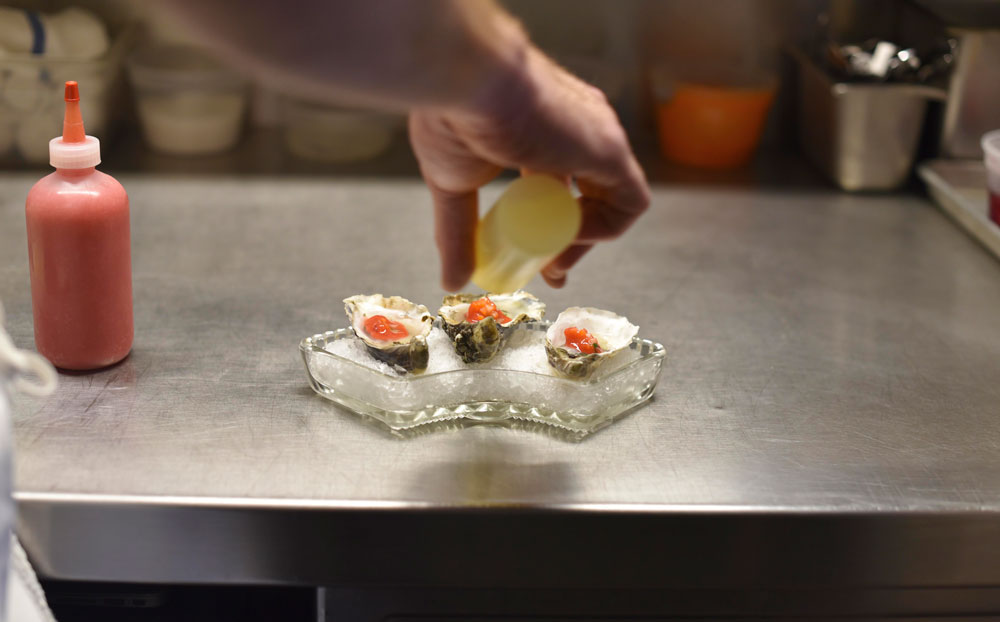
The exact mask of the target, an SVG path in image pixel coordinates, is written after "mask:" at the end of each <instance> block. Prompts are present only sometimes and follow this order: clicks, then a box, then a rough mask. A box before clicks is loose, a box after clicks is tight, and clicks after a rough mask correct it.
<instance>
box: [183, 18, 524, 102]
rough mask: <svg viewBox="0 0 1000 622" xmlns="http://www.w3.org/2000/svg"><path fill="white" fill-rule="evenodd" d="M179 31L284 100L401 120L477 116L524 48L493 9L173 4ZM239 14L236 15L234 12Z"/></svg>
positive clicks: (518, 33)
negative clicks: (421, 114)
mask: <svg viewBox="0 0 1000 622" xmlns="http://www.w3.org/2000/svg"><path fill="white" fill-rule="evenodd" d="M169 6H170V7H171V8H172V10H173V12H174V13H175V14H176V15H177V17H178V18H180V19H181V20H182V21H183V22H185V25H187V26H189V27H190V28H191V29H192V30H193V31H195V32H196V33H199V34H200V36H201V37H202V39H203V40H204V41H205V43H206V44H209V45H211V46H212V47H214V48H216V49H217V50H218V51H219V52H220V53H221V54H222V55H223V56H224V57H226V58H227V59H228V60H229V61H230V62H232V63H233V64H235V65H236V66H238V67H240V68H242V69H244V70H245V71H248V72H250V73H252V74H254V75H255V76H256V77H257V78H259V79H260V80H261V81H263V82H264V83H266V84H269V85H271V86H272V87H274V88H276V89H279V90H281V91H283V92H288V93H292V94H295V95H298V96H300V97H306V98H311V99H320V100H343V99H348V100H352V101H355V102H357V103H362V104H369V105H375V106H380V107H384V108H392V109H396V110H405V109H408V108H411V107H414V106H426V105H437V106H449V107H452V106H454V107H464V106H475V105H477V102H481V100H482V99H483V98H484V97H488V96H489V93H491V92H492V91H494V90H496V85H497V84H498V83H504V82H509V81H511V80H513V79H516V76H517V74H518V73H519V72H520V71H522V67H523V65H524V62H525V61H524V59H525V55H526V54H527V51H528V49H529V47H530V44H529V42H528V40H527V37H526V36H525V35H524V33H523V31H522V30H521V28H520V26H519V25H518V24H517V22H516V21H515V20H514V19H513V18H511V17H510V16H509V15H508V14H506V13H505V12H504V11H503V10H501V9H500V8H498V7H497V6H496V5H495V4H494V3H493V2H492V1H491V0H420V1H416V0H368V1H352V0H308V1H304V2H294V3H282V2H276V1H274V0H245V1H244V2H241V3H238V4H235V5H234V4H232V3H229V2H222V1H220V0H171V2H170V3H169ZM234 7H236V8H237V12H235V13H234V12H233V8H234Z"/></svg>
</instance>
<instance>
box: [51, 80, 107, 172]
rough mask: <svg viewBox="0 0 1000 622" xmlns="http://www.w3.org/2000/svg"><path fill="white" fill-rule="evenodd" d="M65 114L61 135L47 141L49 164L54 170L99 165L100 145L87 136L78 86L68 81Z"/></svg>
mask: <svg viewBox="0 0 1000 622" xmlns="http://www.w3.org/2000/svg"><path fill="white" fill-rule="evenodd" d="M64 99H65V100H66V113H65V115H64V116H63V133H62V136H57V137H56V138H53V139H52V140H50V141H49V163H50V164H52V166H54V167H56V168H88V167H91V166H97V165H98V164H100V163H101V143H100V141H99V140H97V139H96V138H94V137H93V136H87V133H86V132H85V131H84V129H83V116H82V115H81V114H80V86H79V85H78V84H77V83H76V82H75V81H72V80H70V81H69V82H67V83H66V92H65V95H64Z"/></svg>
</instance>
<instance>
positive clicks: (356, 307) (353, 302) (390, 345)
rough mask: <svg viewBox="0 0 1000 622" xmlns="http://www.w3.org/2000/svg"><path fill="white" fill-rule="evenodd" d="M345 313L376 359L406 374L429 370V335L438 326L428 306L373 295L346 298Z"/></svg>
mask: <svg viewBox="0 0 1000 622" xmlns="http://www.w3.org/2000/svg"><path fill="white" fill-rule="evenodd" d="M344 311H346V312H347V318H348V320H350V322H351V328H353V329H354V334H356V335H357V336H358V338H359V339H361V341H363V342H364V344H365V346H366V348H367V349H368V352H369V353H371V355H372V356H374V357H375V358H377V359H378V360H380V361H384V362H385V363H388V364H389V365H393V366H394V367H397V368H398V369H401V370H404V371H416V372H420V371H423V370H425V369H427V360H428V349H427V335H428V334H429V333H430V332H431V327H432V326H433V325H434V318H433V317H432V316H431V315H430V313H429V312H428V311H427V307H425V306H423V305H418V304H415V303H412V302H410V301H409V300H407V299H405V298H401V297H399V296H391V297H388V298H387V297H385V296H383V295H382V294H371V295H358V296H351V297H350V298H345V299H344Z"/></svg>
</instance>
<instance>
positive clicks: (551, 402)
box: [299, 322, 666, 439]
mask: <svg viewBox="0 0 1000 622" xmlns="http://www.w3.org/2000/svg"><path fill="white" fill-rule="evenodd" d="M548 325H549V323H548V322H533V323H528V324H522V325H519V326H518V328H517V330H518V331H545V330H546V328H548ZM356 338H357V337H355V336H354V332H353V331H352V330H351V329H349V328H342V329H340V330H335V331H329V332H325V333H320V334H317V335H313V336H312V337H308V338H306V339H303V340H302V342H301V343H300V344H299V350H300V352H301V353H302V359H303V361H304V362H305V366H306V373H307V374H308V376H309V384H310V385H311V386H312V388H313V390H315V391H316V392H317V393H319V394H320V395H322V396H323V397H325V398H327V399H329V400H331V401H333V402H336V403H337V404H340V405H341V406H343V407H344V408H347V409H348V410H350V411H352V412H355V413H357V414H359V415H361V416H363V417H369V418H371V419H374V420H376V421H378V422H381V423H382V424H384V425H385V426H386V427H388V428H389V429H390V430H392V431H394V432H400V431H404V430H409V429H412V428H415V427H417V426H422V425H426V424H429V423H435V422H441V421H454V420H461V419H465V420H472V421H477V422H494V423H501V422H505V421H511V420H513V421H527V422H534V423H540V424H545V425H548V426H555V427H557V428H560V429H561V430H563V431H564V432H566V433H568V434H569V436H570V437H572V438H576V439H579V438H583V437H585V436H587V435H588V434H591V433H593V432H595V431H597V430H599V429H601V428H603V427H604V426H606V425H608V424H610V423H612V422H613V421H614V420H615V419H617V418H618V417H620V416H622V415H624V414H625V413H627V412H628V411H630V410H632V409H633V408H635V407H636V406H638V405H640V404H642V403H643V402H645V401H646V400H648V399H649V398H650V397H651V396H652V395H653V390H654V389H655V387H656V383H657V382H658V381H659V378H660V372H661V369H662V366H663V360H664V357H665V355H666V351H665V349H664V347H663V345H661V344H659V343H655V342H653V341H649V340H647V339H640V338H638V337H637V338H635V339H633V340H632V343H631V344H630V346H629V351H628V352H624V353H622V357H623V358H624V360H623V361H619V362H618V366H617V367H613V368H611V369H608V370H603V369H601V370H598V372H597V373H596V374H595V376H594V377H592V378H591V379H590V380H588V381H578V380H571V379H568V378H564V377H560V376H555V375H547V374H541V373H535V372H529V371H517V370H510V369H491V368H484V367H482V366H470V367H469V368H467V369H458V370H451V371H445V372H440V373H425V374H418V375H406V376H393V375H389V374H386V373H383V372H381V371H378V370H375V369H371V368H369V367H366V366H364V365H361V364H359V363H356V362H354V361H352V360H350V359H347V358H344V357H341V356H338V355H337V354H334V353H332V352H330V351H329V350H327V349H326V347H327V344H330V343H333V342H334V341H337V340H339V339H356ZM609 363H611V361H609Z"/></svg>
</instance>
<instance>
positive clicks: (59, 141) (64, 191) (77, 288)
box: [25, 82, 132, 370]
mask: <svg viewBox="0 0 1000 622" xmlns="http://www.w3.org/2000/svg"><path fill="white" fill-rule="evenodd" d="M100 162H101V146H100V142H99V141H98V140H97V138H95V137H93V136H87V135H85V134H84V130H83V118H82V117H81V115H80V94H79V87H78V86H77V83H76V82H67V83H66V116H65V119H64V121H63V135H62V136H61V137H57V138H53V139H52V140H51V141H50V142H49V163H50V164H51V165H52V166H54V167H55V169H56V170H55V172H54V173H51V174H50V175H48V176H46V177H44V178H42V179H41V180H40V181H39V182H38V183H36V184H35V185H34V186H33V187H32V188H31V191H30V192H28V200H27V203H26V205H25V215H26V220H27V225H28V265H29V269H30V273H31V303H32V309H33V312H34V318H35V346H36V347H37V348H38V352H39V353H41V354H42V355H43V356H44V357H45V358H47V359H49V360H50V361H51V362H52V363H53V364H54V365H55V366H56V367H59V368H62V369H69V370H91V369H98V368H101V367H106V366H108V365H111V364H113V363H117V362H118V361H120V360H122V359H123V358H125V356H126V355H127V354H128V353H129V350H131V349H132V260H131V251H130V241H129V206H128V195H126V194H125V189H124V188H122V186H121V184H120V183H118V182H117V181H116V180H115V179H114V178H113V177H111V176H109V175H105V174H104V173H101V172H100V171H98V170H96V168H95V167H96V166H97V165H98V164H99V163H100Z"/></svg>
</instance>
